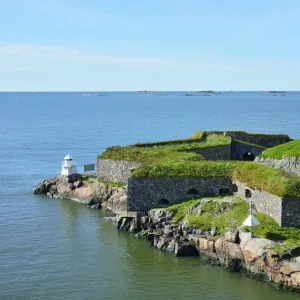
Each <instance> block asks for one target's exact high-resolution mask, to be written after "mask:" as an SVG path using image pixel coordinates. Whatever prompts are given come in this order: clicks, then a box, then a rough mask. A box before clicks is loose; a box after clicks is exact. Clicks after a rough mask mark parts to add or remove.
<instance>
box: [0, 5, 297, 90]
mask: <svg viewBox="0 0 300 300" xmlns="http://www.w3.org/2000/svg"><path fill="white" fill-rule="evenodd" d="M299 11H300V1H299V0H280V1H279V0H272V1H269V0H259V1H257V0H252V1H240V0H235V1H233V0H214V1H207V0H185V1H184V0H151V1H149V0H119V1H116V0H109V1H108V0H105V1H99V0H48V1H42V0H0V28H1V30H0V91H93V90H95V91H101V90H104V91H109V90H120V91H125V90H144V89H147V90H203V89H212V90H300V86H299V84H300V82H299V74H300V38H299V37H300V18H299Z"/></svg>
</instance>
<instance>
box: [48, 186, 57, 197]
mask: <svg viewBox="0 0 300 300" xmlns="http://www.w3.org/2000/svg"><path fill="white" fill-rule="evenodd" d="M56 192H57V186H56V184H53V185H52V186H51V187H50V189H49V193H50V194H51V195H54V194H55V193H56Z"/></svg>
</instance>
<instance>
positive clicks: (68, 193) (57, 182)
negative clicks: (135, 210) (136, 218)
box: [33, 174, 127, 212]
mask: <svg viewBox="0 0 300 300" xmlns="http://www.w3.org/2000/svg"><path fill="white" fill-rule="evenodd" d="M70 181H71V182H69V180H68V178H66V177H65V176H57V177H55V178H49V179H46V180H44V181H42V182H41V183H39V184H38V185H37V186H36V188H35V189H34V190H33V193H34V194H47V193H49V194H48V195H49V196H50V197H52V196H53V197H55V198H60V199H71V200H76V201H78V202H81V203H83V204H87V205H89V206H93V205H94V204H97V203H101V204H102V205H101V206H102V207H103V208H104V209H107V210H110V211H112V212H118V211H126V210H127V196H126V189H125V188H123V187H109V188H107V187H106V186H105V185H104V184H103V183H102V182H99V181H98V180H94V181H93V182H87V183H86V184H85V185H83V182H82V180H81V175H79V174H78V175H77V176H76V177H75V178H72V180H70ZM73 181H74V183H72V182H73Z"/></svg>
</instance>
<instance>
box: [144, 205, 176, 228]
mask: <svg viewBox="0 0 300 300" xmlns="http://www.w3.org/2000/svg"><path fill="white" fill-rule="evenodd" d="M148 216H149V217H150V219H151V221H152V222H153V223H155V224H157V223H161V222H165V221H168V220H171V219H172V218H173V216H174V213H173V212H169V211H167V210H165V209H152V210H150V211H149V212H148Z"/></svg>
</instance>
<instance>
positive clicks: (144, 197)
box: [127, 177, 234, 211]
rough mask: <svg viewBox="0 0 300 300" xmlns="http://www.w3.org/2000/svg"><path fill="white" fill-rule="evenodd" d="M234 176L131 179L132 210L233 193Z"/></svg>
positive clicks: (129, 180)
mask: <svg viewBox="0 0 300 300" xmlns="http://www.w3.org/2000/svg"><path fill="white" fill-rule="evenodd" d="M233 187H234V186H233V184H232V180H231V178H226V177H219V178H184V177H169V178H143V177H140V178H138V177H131V178H129V179H128V190H127V203H128V211H148V210H150V209H151V208H153V207H164V206H166V205H169V204H172V203H175V202H178V201H182V200H190V199H197V198H199V197H206V196H210V197H212V196H219V195H220V194H232V193H233Z"/></svg>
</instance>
